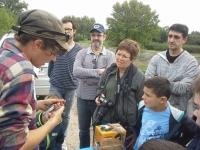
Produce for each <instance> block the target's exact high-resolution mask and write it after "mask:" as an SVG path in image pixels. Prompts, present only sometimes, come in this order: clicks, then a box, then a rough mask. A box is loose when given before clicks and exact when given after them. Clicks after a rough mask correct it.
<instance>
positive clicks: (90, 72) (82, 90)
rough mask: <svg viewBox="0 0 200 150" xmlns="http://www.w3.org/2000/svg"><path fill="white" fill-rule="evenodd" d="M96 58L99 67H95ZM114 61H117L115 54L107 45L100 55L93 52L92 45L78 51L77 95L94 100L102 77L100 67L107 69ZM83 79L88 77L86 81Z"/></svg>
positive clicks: (75, 66) (74, 72)
mask: <svg viewBox="0 0 200 150" xmlns="http://www.w3.org/2000/svg"><path fill="white" fill-rule="evenodd" d="M94 59H96V65H97V69H93V67H94V65H95V64H94V63H93V60H94ZM112 63H115V54H114V53H113V52H112V51H110V50H107V49H106V48H105V47H103V50H102V51H101V53H100V54H99V55H98V57H96V55H95V54H94V53H93V51H92V49H91V47H88V48H85V49H82V50H80V51H79V52H78V53H77V56H76V59H75V62H74V69H73V74H74V76H75V77H77V78H78V79H79V86H78V89H77V96H78V97H79V98H82V99H86V100H94V99H95V97H96V92H97V84H98V81H99V79H100V75H99V69H101V68H105V69H106V68H108V67H110V65H111V64H112ZM82 79H86V82H83V80H82Z"/></svg>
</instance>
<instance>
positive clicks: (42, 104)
mask: <svg viewBox="0 0 200 150" xmlns="http://www.w3.org/2000/svg"><path fill="white" fill-rule="evenodd" d="M64 103H65V100H64V99H46V100H38V101H37V110H43V111H45V110H47V105H52V104H54V107H55V108H54V110H57V109H59V108H60V107H61V106H63V105H64Z"/></svg>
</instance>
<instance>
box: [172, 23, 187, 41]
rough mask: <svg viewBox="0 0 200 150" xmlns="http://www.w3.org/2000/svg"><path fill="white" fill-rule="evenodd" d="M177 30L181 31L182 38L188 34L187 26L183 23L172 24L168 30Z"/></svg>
mask: <svg viewBox="0 0 200 150" xmlns="http://www.w3.org/2000/svg"><path fill="white" fill-rule="evenodd" d="M170 30H172V31H177V32H180V33H182V36H183V38H186V37H187V35H188V30H189V29H188V27H187V26H186V25H184V24H178V23H177V24H173V25H172V26H171V27H169V31H170Z"/></svg>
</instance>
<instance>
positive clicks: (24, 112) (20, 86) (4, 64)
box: [0, 43, 36, 150]
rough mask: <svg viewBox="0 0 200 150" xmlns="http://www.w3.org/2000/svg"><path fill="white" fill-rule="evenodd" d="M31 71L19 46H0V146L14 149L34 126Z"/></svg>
mask: <svg viewBox="0 0 200 150" xmlns="http://www.w3.org/2000/svg"><path fill="white" fill-rule="evenodd" d="M34 81H35V74H34V71H33V66H32V64H31V62H30V61H29V60H27V58H26V56H24V54H23V53H22V51H21V50H20V49H18V48H17V47H16V46H14V45H13V44H11V43H6V44H5V45H4V48H1V49H0V148H2V149H4V150H18V149H20V147H21V146H22V145H23V144H24V143H25V141H26V140H27V137H28V134H29V130H32V129H35V128H36V119H35V118H36V99H35V98H34V97H35V96H34V94H35V89H34Z"/></svg>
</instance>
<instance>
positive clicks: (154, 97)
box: [133, 76, 197, 150]
mask: <svg viewBox="0 0 200 150" xmlns="http://www.w3.org/2000/svg"><path fill="white" fill-rule="evenodd" d="M143 91H144V95H143V97H142V98H143V100H142V101H140V103H139V105H138V117H137V121H136V123H135V124H134V125H133V129H134V136H135V138H136V143H135V146H134V150H138V149H139V147H140V146H141V145H142V144H143V143H144V142H146V141H147V140H150V139H161V140H169V141H173V142H176V143H178V144H180V145H182V146H184V147H185V145H186V144H187V143H188V142H189V141H190V140H191V139H192V138H193V136H194V134H195V132H196V130H197V125H196V123H195V122H194V121H193V120H192V119H191V118H189V117H188V116H187V115H186V114H185V112H184V111H181V110H178V109H177V108H175V107H173V106H171V105H170V103H169V102H168V101H167V100H168V99H169V97H170V95H171V88H170V83H169V81H168V80H167V79H166V78H164V77H158V76H156V77H153V78H150V79H148V80H146V81H145V83H144V90H143Z"/></svg>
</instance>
